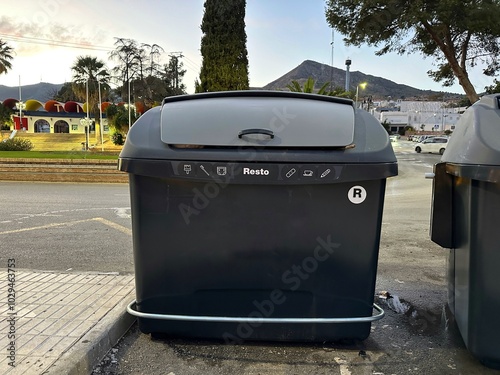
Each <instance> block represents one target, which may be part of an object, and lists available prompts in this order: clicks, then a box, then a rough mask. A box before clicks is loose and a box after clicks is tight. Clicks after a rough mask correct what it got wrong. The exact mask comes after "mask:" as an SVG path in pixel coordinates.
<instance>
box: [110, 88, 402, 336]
mask: <svg viewBox="0 0 500 375" xmlns="http://www.w3.org/2000/svg"><path fill="white" fill-rule="evenodd" d="M119 168H120V170H122V171H126V172H128V173H129V178H130V195H131V207H132V228H133V246H134V262H135V279H136V298H137V299H136V302H134V303H132V304H130V306H129V308H128V311H129V312H130V313H131V314H133V315H136V316H137V317H138V322H139V328H140V329H141V331H142V332H144V333H152V334H156V333H160V334H165V333H166V334H169V335H173V336H174V335H175V336H184V337H205V338H215V339H223V340H225V341H226V342H239V341H241V340H246V339H249V340H280V341H325V340H330V341H331V340H340V339H364V338H366V337H367V336H368V335H369V333H370V325H371V321H373V320H376V319H380V318H381V317H382V316H383V311H382V310H381V309H380V308H379V307H378V306H376V305H374V304H373V300H374V287H375V278H376V272H377V259H378V248H379V240H380V229H381V223H382V210H383V201H384V193H385V182H386V178H387V177H390V176H394V175H396V174H397V163H396V158H395V156H394V152H393V150H392V147H391V144H390V142H389V137H388V134H387V132H386V131H385V130H384V128H383V127H382V126H381V125H380V123H379V122H378V121H377V120H375V118H374V117H373V116H371V115H369V114H368V113H367V112H365V111H361V110H355V109H354V106H353V102H352V101H351V100H346V99H339V98H332V97H327V96H320V95H311V94H299V93H288V92H271V91H235V92H218V93H206V94H195V95H185V96H178V97H171V98H167V99H165V100H164V102H163V104H162V106H161V107H158V108H154V109H151V110H149V111H148V112H146V113H145V114H144V115H143V116H142V117H141V118H140V119H139V120H138V121H137V122H136V123H135V124H134V125H133V126H132V128H131V129H130V132H129V134H128V136H127V140H126V143H125V146H124V148H123V151H122V153H121V155H120V158H119ZM374 307H375V309H376V310H378V311H377V312H375V313H374V311H373V309H374Z"/></svg>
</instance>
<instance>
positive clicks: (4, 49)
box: [0, 39, 14, 74]
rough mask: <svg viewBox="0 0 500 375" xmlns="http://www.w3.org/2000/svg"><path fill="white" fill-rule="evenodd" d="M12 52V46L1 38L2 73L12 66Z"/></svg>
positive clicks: (0, 61) (0, 65) (0, 62)
mask: <svg viewBox="0 0 500 375" xmlns="http://www.w3.org/2000/svg"><path fill="white" fill-rule="evenodd" d="M12 53H13V50H12V47H10V46H9V45H7V42H4V41H3V40H2V39H0V74H3V73H7V71H8V70H9V69H11V68H12V64H11V63H10V60H12V59H13V58H14V57H13V56H12Z"/></svg>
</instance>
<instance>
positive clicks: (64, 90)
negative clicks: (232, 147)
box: [52, 82, 79, 103]
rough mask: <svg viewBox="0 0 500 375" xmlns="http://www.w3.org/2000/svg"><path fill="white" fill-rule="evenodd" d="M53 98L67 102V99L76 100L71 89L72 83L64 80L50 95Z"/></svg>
mask: <svg viewBox="0 0 500 375" xmlns="http://www.w3.org/2000/svg"><path fill="white" fill-rule="evenodd" d="M52 99H53V100H57V101H59V102H63V103H64V102H69V101H78V100H79V98H78V97H77V95H76V94H75V92H74V91H73V83H72V82H66V83H64V84H63V85H62V87H61V89H60V90H59V91H58V92H57V93H55V94H54V95H53V96H52Z"/></svg>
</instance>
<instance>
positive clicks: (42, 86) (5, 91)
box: [0, 82, 63, 102]
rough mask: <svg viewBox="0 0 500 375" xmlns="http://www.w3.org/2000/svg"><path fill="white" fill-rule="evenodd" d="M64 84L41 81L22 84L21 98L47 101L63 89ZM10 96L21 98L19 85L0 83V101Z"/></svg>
mask: <svg viewBox="0 0 500 375" xmlns="http://www.w3.org/2000/svg"><path fill="white" fill-rule="evenodd" d="M62 85H63V84H62V83H61V84H53V83H47V82H40V83H37V84H35V85H26V86H21V98H22V100H23V101H26V100H28V99H37V100H40V101H41V102H45V101H47V100H49V99H50V98H52V97H53V96H54V94H55V93H56V92H58V91H59V90H60V89H61V87H62ZM9 98H14V99H19V87H17V86H16V87H9V86H3V85H0V101H3V100H5V99H9Z"/></svg>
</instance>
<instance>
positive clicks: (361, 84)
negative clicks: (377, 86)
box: [356, 82, 368, 108]
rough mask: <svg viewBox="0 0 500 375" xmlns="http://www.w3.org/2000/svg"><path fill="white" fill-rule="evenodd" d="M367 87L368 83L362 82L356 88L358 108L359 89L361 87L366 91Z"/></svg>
mask: <svg viewBox="0 0 500 375" xmlns="http://www.w3.org/2000/svg"><path fill="white" fill-rule="evenodd" d="M366 85H368V83H367V82H362V83H359V84H358V85H357V86H356V108H358V99H359V88H360V87H361V88H362V89H363V90H364V89H365V88H366Z"/></svg>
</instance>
